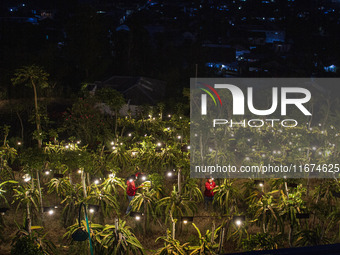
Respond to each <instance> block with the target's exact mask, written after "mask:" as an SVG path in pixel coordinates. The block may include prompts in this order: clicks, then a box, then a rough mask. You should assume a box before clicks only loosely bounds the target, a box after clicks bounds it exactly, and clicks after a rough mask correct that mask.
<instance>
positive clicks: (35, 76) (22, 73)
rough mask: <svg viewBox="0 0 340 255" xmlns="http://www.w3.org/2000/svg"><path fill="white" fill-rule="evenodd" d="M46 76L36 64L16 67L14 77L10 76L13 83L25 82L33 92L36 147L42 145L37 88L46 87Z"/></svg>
mask: <svg viewBox="0 0 340 255" xmlns="http://www.w3.org/2000/svg"><path fill="white" fill-rule="evenodd" d="M48 76H49V74H48V73H46V72H45V71H44V70H43V69H42V68H41V67H39V66H36V65H31V66H24V67H22V68H20V69H17V70H16V72H15V73H14V77H13V78H12V80H11V81H12V83H13V85H18V84H25V85H26V86H29V87H32V88H33V92H34V107H35V123H36V126H37V130H36V132H37V135H36V137H37V140H38V148H41V146H42V134H41V122H40V113H39V107H38V93H37V88H41V89H44V88H47V87H48V83H47V80H48Z"/></svg>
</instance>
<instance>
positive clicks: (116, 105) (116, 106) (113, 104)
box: [96, 88, 125, 138]
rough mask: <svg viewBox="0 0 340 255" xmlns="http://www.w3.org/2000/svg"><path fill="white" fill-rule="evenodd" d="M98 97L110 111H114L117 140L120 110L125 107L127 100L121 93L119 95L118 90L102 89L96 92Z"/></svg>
mask: <svg viewBox="0 0 340 255" xmlns="http://www.w3.org/2000/svg"><path fill="white" fill-rule="evenodd" d="M96 97H97V98H98V101H100V102H102V103H104V104H105V105H106V106H108V107H109V108H110V111H112V112H113V113H114V115H115V119H116V121H115V136H116V138H117V136H118V134H117V127H118V123H117V121H118V115H119V110H120V109H121V108H122V107H123V105H124V104H125V99H124V97H123V95H122V94H121V93H119V92H118V91H117V90H114V89H111V88H102V89H99V90H97V91H96Z"/></svg>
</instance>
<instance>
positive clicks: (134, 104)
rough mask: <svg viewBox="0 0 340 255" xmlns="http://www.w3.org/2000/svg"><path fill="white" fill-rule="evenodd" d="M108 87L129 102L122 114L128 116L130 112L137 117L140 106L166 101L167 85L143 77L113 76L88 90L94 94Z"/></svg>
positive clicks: (98, 82) (89, 87) (91, 85)
mask: <svg viewBox="0 0 340 255" xmlns="http://www.w3.org/2000/svg"><path fill="white" fill-rule="evenodd" d="M107 87H109V88H112V89H115V90H117V91H118V92H120V93H121V94H122V95H123V96H124V98H125V100H126V102H127V104H126V105H125V106H124V107H123V109H122V110H121V112H120V114H122V115H127V114H128V112H131V114H132V115H135V114H136V113H137V110H138V106H141V105H156V104H157V103H158V102H160V101H162V100H163V99H164V96H165V89H166V83H165V82H164V81H160V80H156V79H152V78H147V77H141V76H137V77H133V76H112V77H111V78H109V79H107V80H104V81H96V82H94V83H93V84H89V85H88V89H89V90H90V92H91V93H93V94H95V92H96V90H97V89H100V88H107ZM104 111H105V112H108V109H104Z"/></svg>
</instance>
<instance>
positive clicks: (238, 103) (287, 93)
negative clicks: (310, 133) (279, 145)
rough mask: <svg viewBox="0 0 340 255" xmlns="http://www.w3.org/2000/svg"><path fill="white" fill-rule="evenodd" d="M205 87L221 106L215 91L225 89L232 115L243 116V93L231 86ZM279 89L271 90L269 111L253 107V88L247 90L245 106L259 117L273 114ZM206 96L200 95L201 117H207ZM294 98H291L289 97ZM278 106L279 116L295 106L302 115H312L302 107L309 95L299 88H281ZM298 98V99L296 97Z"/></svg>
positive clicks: (307, 91)
mask: <svg viewBox="0 0 340 255" xmlns="http://www.w3.org/2000/svg"><path fill="white" fill-rule="evenodd" d="M201 84H202V85H204V86H205V87H207V88H209V89H210V90H211V91H212V92H213V93H214V94H215V95H216V97H217V98H218V100H219V101H220V105H221V106H222V100H221V98H220V96H219V94H218V93H217V91H216V90H215V89H227V90H228V91H229V92H231V95H232V101H233V106H232V108H233V115H244V114H245V96H244V94H243V91H242V90H241V89H240V88H239V87H237V86H235V85H231V84H215V85H214V88H213V87H212V86H210V85H208V84H204V83H201ZM200 89H201V90H202V91H204V92H206V93H207V94H208V95H209V96H210V97H211V98H212V99H213V101H214V103H215V105H216V106H217V103H216V100H215V98H214V96H213V95H212V94H211V92H209V91H208V90H207V89H205V88H200ZM278 92H279V89H278V88H277V87H273V88H272V104H271V107H270V108H269V109H266V110H259V109H256V108H255V107H254V102H253V101H254V100H253V88H252V87H248V88H247V106H248V110H249V111H250V112H251V113H252V114H254V115H259V116H266V115H270V114H272V113H274V112H275V111H276V110H277V107H278V104H279V102H278V101H279V95H278ZM207 94H202V95H201V115H207ZM292 94H293V95H294V97H291V95H292ZM280 95H281V97H280V101H281V102H280V103H281V104H280V106H281V115H282V116H285V115H287V105H295V106H296V107H297V108H298V109H299V110H300V111H301V112H302V113H303V114H304V115H306V116H311V115H312V114H311V113H310V112H309V111H308V110H307V109H306V107H305V106H304V105H303V104H305V103H307V102H309V100H310V99H311V93H310V91H309V90H308V89H305V88H300V87H282V88H281V90H280ZM296 96H298V97H296Z"/></svg>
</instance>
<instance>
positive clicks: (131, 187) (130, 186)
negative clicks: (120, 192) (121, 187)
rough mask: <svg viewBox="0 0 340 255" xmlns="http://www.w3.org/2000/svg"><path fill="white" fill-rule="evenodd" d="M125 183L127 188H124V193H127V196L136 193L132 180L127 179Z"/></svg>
mask: <svg viewBox="0 0 340 255" xmlns="http://www.w3.org/2000/svg"><path fill="white" fill-rule="evenodd" d="M126 184H127V188H126V193H127V194H128V196H130V197H132V196H134V195H136V190H137V188H136V186H135V182H134V181H132V182H130V181H129V180H128V181H127V182H126Z"/></svg>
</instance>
